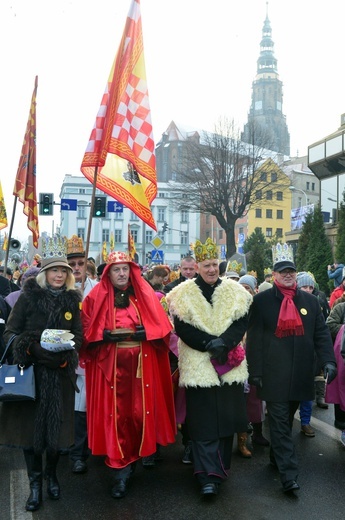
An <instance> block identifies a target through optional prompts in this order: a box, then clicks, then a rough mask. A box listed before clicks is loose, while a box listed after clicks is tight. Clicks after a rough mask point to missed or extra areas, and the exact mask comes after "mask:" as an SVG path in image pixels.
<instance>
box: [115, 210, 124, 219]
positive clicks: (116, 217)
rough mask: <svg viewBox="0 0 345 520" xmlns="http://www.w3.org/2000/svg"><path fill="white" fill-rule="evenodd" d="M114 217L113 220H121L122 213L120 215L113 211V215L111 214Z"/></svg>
mask: <svg viewBox="0 0 345 520" xmlns="http://www.w3.org/2000/svg"><path fill="white" fill-rule="evenodd" d="M113 215H114V219H115V220H122V219H123V211H122V213H120V212H118V211H115V213H113Z"/></svg>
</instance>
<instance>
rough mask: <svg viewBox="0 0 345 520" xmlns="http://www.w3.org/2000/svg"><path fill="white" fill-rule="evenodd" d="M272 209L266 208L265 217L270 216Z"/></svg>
mask: <svg viewBox="0 0 345 520" xmlns="http://www.w3.org/2000/svg"><path fill="white" fill-rule="evenodd" d="M272 216H273V215H272V210H271V209H266V218H272Z"/></svg>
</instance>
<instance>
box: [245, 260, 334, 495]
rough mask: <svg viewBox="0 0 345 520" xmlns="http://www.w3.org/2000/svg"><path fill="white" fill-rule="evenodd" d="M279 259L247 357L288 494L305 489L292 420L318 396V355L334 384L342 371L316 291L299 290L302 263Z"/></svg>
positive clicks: (252, 321)
mask: <svg viewBox="0 0 345 520" xmlns="http://www.w3.org/2000/svg"><path fill="white" fill-rule="evenodd" d="M282 256H283V257H284V258H285V259H280V258H279V256H278V257H277V261H276V262H275V264H274V267H273V271H274V272H273V275H274V284H273V287H272V289H268V290H266V291H263V292H261V293H259V294H257V295H255V296H254V301H253V304H252V306H251V309H250V313H249V324H248V332H247V360H248V365H249V376H250V377H249V382H250V383H251V384H253V385H255V386H257V389H258V397H260V399H262V400H264V401H266V406H267V411H268V419H269V427H270V435H271V453H270V460H271V463H272V464H273V465H275V466H276V467H277V468H278V470H279V473H280V479H281V482H282V485H283V490H284V492H291V491H294V490H298V489H299V485H298V484H297V477H298V464H297V458H296V453H295V448H294V445H293V442H292V423H293V418H294V414H295V412H296V410H297V408H298V405H299V402H300V401H310V400H312V399H314V370H315V354H316V356H317V358H318V361H319V363H320V366H321V367H323V373H324V376H325V378H326V379H327V378H328V382H331V381H332V380H333V379H334V378H335V377H336V374H337V369H336V360H335V356H334V352H333V345H332V338H331V335H330V333H329V330H328V327H327V325H326V324H325V320H324V317H323V315H322V311H321V308H320V304H319V301H318V299H317V298H316V297H315V296H313V295H312V294H309V293H306V292H304V291H301V290H300V289H297V285H296V267H295V265H294V263H293V261H292V255H291V256H290V259H286V256H284V255H282Z"/></svg>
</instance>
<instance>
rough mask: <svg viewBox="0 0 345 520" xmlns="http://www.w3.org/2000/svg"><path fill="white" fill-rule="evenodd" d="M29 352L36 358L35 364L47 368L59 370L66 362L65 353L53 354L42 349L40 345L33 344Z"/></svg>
mask: <svg viewBox="0 0 345 520" xmlns="http://www.w3.org/2000/svg"><path fill="white" fill-rule="evenodd" d="M29 352H30V354H31V355H32V356H33V357H34V358H35V360H34V361H35V362H37V363H38V364H39V365H44V366H45V367H47V368H52V369H56V368H59V367H61V366H62V365H63V364H64V363H65V361H66V360H65V354H64V352H51V351H49V350H46V349H45V348H42V347H41V345H40V344H39V343H32V344H31V345H30V349H29Z"/></svg>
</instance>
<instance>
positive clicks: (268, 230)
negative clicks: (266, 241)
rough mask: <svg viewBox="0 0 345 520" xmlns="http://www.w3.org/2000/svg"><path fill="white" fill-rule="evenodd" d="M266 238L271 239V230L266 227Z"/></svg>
mask: <svg viewBox="0 0 345 520" xmlns="http://www.w3.org/2000/svg"><path fill="white" fill-rule="evenodd" d="M266 236H267V237H271V236H272V228H271V227H267V228H266Z"/></svg>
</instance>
